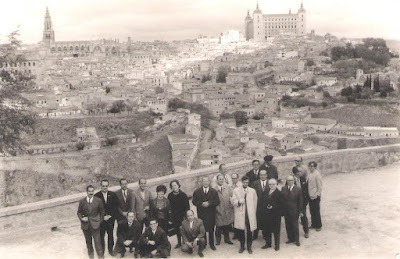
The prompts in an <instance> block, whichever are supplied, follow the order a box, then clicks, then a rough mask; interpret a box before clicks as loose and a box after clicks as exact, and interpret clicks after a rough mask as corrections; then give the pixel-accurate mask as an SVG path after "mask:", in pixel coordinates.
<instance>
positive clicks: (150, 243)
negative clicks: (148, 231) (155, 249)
mask: <svg viewBox="0 0 400 259" xmlns="http://www.w3.org/2000/svg"><path fill="white" fill-rule="evenodd" d="M147 244H149V245H152V246H154V245H155V244H156V242H154V240H149V242H147Z"/></svg>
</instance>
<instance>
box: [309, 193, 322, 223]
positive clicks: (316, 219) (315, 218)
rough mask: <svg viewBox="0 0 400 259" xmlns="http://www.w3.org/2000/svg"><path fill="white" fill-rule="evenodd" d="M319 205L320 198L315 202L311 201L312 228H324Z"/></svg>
mask: <svg viewBox="0 0 400 259" xmlns="http://www.w3.org/2000/svg"><path fill="white" fill-rule="evenodd" d="M319 203H320V198H319V197H318V198H316V199H314V200H310V214H311V226H312V227H315V228H320V227H322V223H321V214H320V206H319Z"/></svg>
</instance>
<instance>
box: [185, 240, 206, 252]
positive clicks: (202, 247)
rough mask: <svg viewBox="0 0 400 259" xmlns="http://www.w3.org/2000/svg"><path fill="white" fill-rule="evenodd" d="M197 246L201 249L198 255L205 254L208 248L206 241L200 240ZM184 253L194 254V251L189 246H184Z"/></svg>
mask: <svg viewBox="0 0 400 259" xmlns="http://www.w3.org/2000/svg"><path fill="white" fill-rule="evenodd" d="M197 246H198V247H199V251H198V253H201V252H203V250H204V248H205V247H206V240H205V239H204V238H200V239H199V241H197ZM181 250H182V252H184V253H192V252H193V249H192V248H190V247H189V246H188V245H187V244H183V245H182V247H181Z"/></svg>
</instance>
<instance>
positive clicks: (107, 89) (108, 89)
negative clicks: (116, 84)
mask: <svg viewBox="0 0 400 259" xmlns="http://www.w3.org/2000/svg"><path fill="white" fill-rule="evenodd" d="M110 92H111V88H110V87H109V86H107V87H106V94H109V93H110Z"/></svg>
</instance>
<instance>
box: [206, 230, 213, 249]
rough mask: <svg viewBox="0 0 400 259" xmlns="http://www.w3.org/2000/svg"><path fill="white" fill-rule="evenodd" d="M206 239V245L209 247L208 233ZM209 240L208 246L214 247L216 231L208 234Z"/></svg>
mask: <svg viewBox="0 0 400 259" xmlns="http://www.w3.org/2000/svg"><path fill="white" fill-rule="evenodd" d="M204 239H205V241H206V245H207V233H206V235H204ZM208 239H209V240H208V244H209V245H210V246H213V245H214V231H211V232H208Z"/></svg>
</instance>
